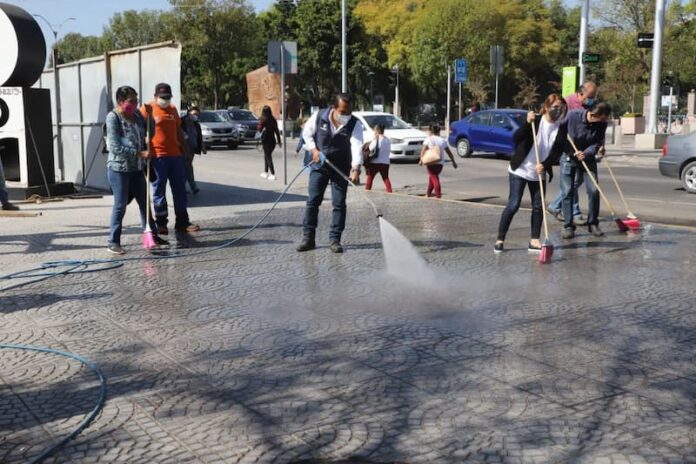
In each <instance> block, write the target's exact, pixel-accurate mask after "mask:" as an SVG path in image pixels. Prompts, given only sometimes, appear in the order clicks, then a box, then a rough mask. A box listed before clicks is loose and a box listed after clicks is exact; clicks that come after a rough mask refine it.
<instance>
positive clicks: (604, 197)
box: [568, 134, 616, 217]
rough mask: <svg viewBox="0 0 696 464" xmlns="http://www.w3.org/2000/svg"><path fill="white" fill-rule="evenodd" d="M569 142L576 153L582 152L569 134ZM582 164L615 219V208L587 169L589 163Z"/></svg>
mask: <svg viewBox="0 0 696 464" xmlns="http://www.w3.org/2000/svg"><path fill="white" fill-rule="evenodd" d="M568 141H569V142H570V144H571V145H572V146H573V150H575V152H578V151H580V150H578V147H576V146H575V142H573V137H571V136H570V134H568ZM580 162H581V163H582V167H583V168H585V172H586V173H587V176H588V177H589V178H590V180H591V181H592V184H593V185H594V186H595V188H596V189H597V191H598V192H599V194H600V196H601V197H602V200H604V203H606V204H607V206H608V207H609V211H610V212H611V215H612V216H613V217H616V212H615V211H614V208H613V207H612V206H611V203H609V199H608V198H607V197H606V195H604V192H602V189H601V187H600V186H599V184H598V183H597V179H595V177H594V175H593V174H592V171H590V168H589V167H587V163H585V160H581V161H580Z"/></svg>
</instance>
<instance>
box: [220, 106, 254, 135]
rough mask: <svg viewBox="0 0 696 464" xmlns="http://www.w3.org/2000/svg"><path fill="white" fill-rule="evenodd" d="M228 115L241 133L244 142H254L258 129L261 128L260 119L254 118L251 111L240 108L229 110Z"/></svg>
mask: <svg viewBox="0 0 696 464" xmlns="http://www.w3.org/2000/svg"><path fill="white" fill-rule="evenodd" d="M227 114H228V115H229V116H230V120H231V121H232V124H234V127H236V128H237V131H239V136H240V138H241V141H242V142H253V141H254V136H255V135H256V129H257V128H258V127H259V118H257V117H256V116H254V113H252V112H251V111H249V110H243V109H240V108H228V109H227Z"/></svg>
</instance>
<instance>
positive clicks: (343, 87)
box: [341, 0, 348, 92]
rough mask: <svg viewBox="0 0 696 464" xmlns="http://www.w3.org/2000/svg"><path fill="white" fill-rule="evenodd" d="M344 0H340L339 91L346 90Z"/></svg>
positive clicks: (346, 57) (346, 65)
mask: <svg viewBox="0 0 696 464" xmlns="http://www.w3.org/2000/svg"><path fill="white" fill-rule="evenodd" d="M346 28H347V26H346V0H341V92H347V91H348V56H347V55H346Z"/></svg>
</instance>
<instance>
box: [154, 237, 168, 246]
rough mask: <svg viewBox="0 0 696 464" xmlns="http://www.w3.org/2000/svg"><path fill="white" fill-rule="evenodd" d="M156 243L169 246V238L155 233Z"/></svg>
mask: <svg viewBox="0 0 696 464" xmlns="http://www.w3.org/2000/svg"><path fill="white" fill-rule="evenodd" d="M155 243H156V244H157V245H159V246H167V245H169V240H165V239H163V238H162V237H160V236H159V235H155Z"/></svg>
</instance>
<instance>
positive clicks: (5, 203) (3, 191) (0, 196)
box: [0, 145, 19, 211]
mask: <svg viewBox="0 0 696 464" xmlns="http://www.w3.org/2000/svg"><path fill="white" fill-rule="evenodd" d="M0 149H3V150H4V149H5V146H4V145H0ZM0 203H1V204H2V210H3V211H17V210H18V209H19V206H17V205H13V204H12V203H10V194H9V192H8V191H7V184H6V183H5V171H4V169H3V167H2V158H1V157H0Z"/></svg>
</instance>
